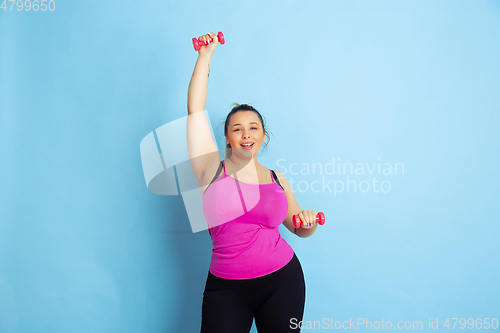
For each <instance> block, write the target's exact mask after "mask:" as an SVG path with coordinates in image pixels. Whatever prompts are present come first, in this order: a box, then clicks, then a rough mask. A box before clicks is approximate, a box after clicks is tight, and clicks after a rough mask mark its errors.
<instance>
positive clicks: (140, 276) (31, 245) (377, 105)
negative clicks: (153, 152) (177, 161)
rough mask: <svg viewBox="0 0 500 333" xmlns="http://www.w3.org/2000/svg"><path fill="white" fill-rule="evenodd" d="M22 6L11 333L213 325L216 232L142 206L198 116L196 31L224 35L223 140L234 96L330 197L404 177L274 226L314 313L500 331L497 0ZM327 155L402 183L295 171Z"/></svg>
mask: <svg viewBox="0 0 500 333" xmlns="http://www.w3.org/2000/svg"><path fill="white" fill-rule="evenodd" d="M10 6H11V3H7V10H6V11H4V10H3V9H2V10H1V11H0V31H1V34H0V152H1V155H0V156H1V157H0V158H1V162H0V188H1V192H0V200H1V208H0V332H85V333H87V332H147V333H150V332H198V331H199V328H200V323H201V302H202V293H203V289H204V283H205V280H206V276H207V272H208V266H209V263H210V254H211V246H212V244H211V240H210V237H209V235H208V232H207V231H203V232H199V233H195V234H193V233H191V231H190V230H191V229H190V225H189V222H188V219H187V215H186V211H185V209H184V206H183V202H182V198H181V197H180V196H158V195H153V194H151V193H150V192H148V190H147V188H146V184H145V181H144V175H143V173H142V165H141V159H140V154H139V144H140V141H141V140H142V139H143V138H144V137H145V136H146V135H147V134H148V133H150V132H151V131H153V130H154V129H156V128H158V127H159V126H161V125H163V124H165V123H168V122H170V121H173V120H175V119H178V118H180V117H183V116H185V115H186V114H187V112H186V111H187V108H186V105H187V89H188V85H189V81H190V78H191V75H192V72H193V69H194V65H195V62H196V58H197V52H195V51H194V50H193V45H192V43H191V38H192V37H198V36H200V35H202V34H205V33H206V32H208V31H211V32H215V33H217V32H218V31H222V32H223V33H224V35H225V37H226V44H225V45H219V46H218V48H217V50H216V52H215V54H214V56H213V58H212V67H211V72H210V83H209V90H208V100H207V104H206V109H207V110H208V111H209V114H210V117H211V122H212V125H213V128H214V132H215V133H216V135H217V139H218V143H219V146H221V147H222V145H223V144H224V141H223V136H222V130H223V127H222V126H221V127H219V128H218V129H217V128H216V125H218V124H219V123H220V122H222V121H223V120H224V119H225V116H226V115H227V113H228V112H229V110H230V105H231V103H233V102H238V103H246V102H254V104H252V105H253V106H254V107H256V108H257V109H258V110H259V111H261V112H262V114H263V115H264V117H265V119H266V122H267V125H268V126H269V129H270V130H271V132H272V133H273V135H274V136H272V138H271V141H270V144H269V147H268V150H267V151H266V152H264V153H263V154H262V155H259V162H260V163H261V164H263V165H264V166H266V167H268V168H271V169H276V170H279V171H281V172H282V173H284V174H285V177H287V179H288V180H289V181H290V180H291V179H292V178H293V180H294V181H297V182H298V181H304V183H303V184H306V185H307V184H311V183H312V182H313V181H322V177H325V180H326V181H331V185H330V187H331V188H332V191H333V182H334V181H338V182H340V181H343V182H346V181H347V176H350V179H351V180H352V179H355V180H357V181H358V182H360V181H362V180H366V181H368V182H371V181H372V178H374V177H375V178H376V179H377V180H378V181H387V182H389V183H390V185H391V187H390V191H387V193H382V192H378V193H376V192H375V191H373V190H372V189H371V190H369V191H367V192H366V193H363V192H361V191H359V189H358V191H357V192H354V191H352V190H351V191H350V192H347V191H346V190H344V191H343V192H341V193H336V194H334V193H333V192H329V191H328V190H322V191H321V192H319V193H315V192H313V191H312V190H303V191H299V190H298V189H296V192H295V195H296V197H297V200H298V202H299V204H300V206H301V208H302V209H314V210H316V211H323V212H324V213H325V215H326V218H327V222H326V224H325V225H324V226H321V227H318V229H317V232H316V233H315V234H314V235H313V236H312V237H310V238H298V237H296V236H295V235H293V234H291V233H290V232H288V230H287V229H286V228H284V227H280V230H281V232H282V235H283V237H284V238H285V239H286V240H287V241H288V242H289V244H290V245H291V246H292V247H293V248H294V250H295V252H296V253H297V255H298V257H299V259H300V261H301V263H302V267H303V270H304V274H305V279H306V285H307V286H306V289H307V298H306V308H305V313H304V320H305V321H321V320H322V319H323V318H328V319H333V320H334V321H336V320H338V321H349V320H350V319H351V320H356V319H357V318H366V319H368V320H371V321H381V320H382V319H383V320H384V321H387V320H390V321H392V324H393V327H395V326H396V325H397V322H398V321H403V322H404V321H413V320H419V321H422V322H423V324H424V330H426V331H427V330H429V329H428V321H429V318H430V319H431V320H432V321H434V320H436V319H439V328H440V329H442V328H444V327H443V323H444V321H445V320H446V318H451V317H457V318H474V319H476V318H486V317H488V318H495V317H496V318H500V297H499V296H500V284H499V283H498V281H499V280H500V270H499V265H498V263H499V259H500V251H499V250H500V248H499V245H498V244H499V242H498V235H499V231H500V230H499V229H500V228H499V225H498V222H499V216H500V214H499V205H498V203H499V194H498V186H499V175H498V162H499V158H498V152H499V141H500V140H499V135H498V128H499V125H500V117H499V112H498V111H499V109H500V94H499V91H500V90H499V88H500V65H499V62H498V60H499V59H500V44H499V37H500V2H499V1H494V0H490V1H486V0H484V1H472V0H471V1H400V0H397V1H396V0H394V1H389V0H387V1H310V2H303V1H275V2H267V1H260V0H259V1H251V2H250V1H246V2H241V3H240V2H234V1H198V2H194V1H182V2H181V1H147V2H139V1H105V2H103V1H78V2H75V1H56V9H55V11H53V12H49V11H47V12H41V11H38V12H34V11H33V10H31V11H29V12H27V11H22V12H18V11H17V10H16V6H14V8H13V10H12V11H10ZM184 139H185V138H179V140H184ZM333 159H335V160H336V161H338V162H343V163H349V162H350V163H352V164H353V165H354V164H355V163H363V164H368V165H369V166H370V168H371V167H372V166H373V164H374V163H381V165H382V170H383V163H390V164H391V165H393V166H394V165H395V164H396V163H402V164H404V174H400V173H398V175H395V174H392V175H385V174H382V173H381V174H378V173H377V174H374V175H369V174H365V175H352V176H351V175H350V174H348V173H347V174H341V175H325V174H323V175H320V174H318V173H316V174H312V172H311V173H310V174H307V172H303V173H305V174H299V175H292V174H291V172H292V171H293V172H296V171H300V170H302V167H301V166H300V164H301V163H308V164H310V165H312V163H321V165H323V166H325V165H326V164H327V163H331V162H332V160H333ZM280 160H281V162H280ZM292 163H298V164H299V166H296V167H294V168H293V169H292V170H290V169H289V167H290V166H291V164H292ZM279 165H281V166H285V167H279ZM348 170H349V169H348ZM345 185H347V184H345ZM304 188H305V187H303V189H304ZM351 189H352V188H351ZM290 292H293V291H290ZM458 328H459V326H458V324H457V326H456V329H458ZM360 330H361V331H364V330H365V329H361V328H360ZM472 330H477V329H472ZM252 331H253V332H255V328H253V329H252ZM305 331H307V330H305ZM310 331H322V330H320V329H319V328H318V326H317V329H316V330H310ZM367 331H373V329H372V330H370V329H368V330H367ZM380 331H382V329H380ZM467 331H470V330H469V329H468V330H467ZM489 331H492V329H490V330H489ZM493 331H498V329H497V330H493Z"/></svg>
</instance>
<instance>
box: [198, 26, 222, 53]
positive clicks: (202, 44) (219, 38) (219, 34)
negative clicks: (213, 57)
mask: <svg viewBox="0 0 500 333" xmlns="http://www.w3.org/2000/svg"><path fill="white" fill-rule="evenodd" d="M217 39H218V40H219V43H221V44H224V43H225V42H226V41H225V40H224V35H223V34H222V31H219V33H218V34H217ZM212 41H213V39H210V41H209V42H208V43H205V42H204V41H202V40H198V39H196V37H193V46H194V50H195V51H198V50H199V49H200V47H202V46H206V45H208V44H210V43H211V42H212Z"/></svg>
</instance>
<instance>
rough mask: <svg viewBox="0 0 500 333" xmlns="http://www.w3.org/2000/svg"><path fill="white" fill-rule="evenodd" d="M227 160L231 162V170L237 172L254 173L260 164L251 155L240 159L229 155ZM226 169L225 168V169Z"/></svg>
mask: <svg viewBox="0 0 500 333" xmlns="http://www.w3.org/2000/svg"><path fill="white" fill-rule="evenodd" d="M229 161H230V162H231V164H232V169H234V170H233V172H238V173H243V174H246V173H255V172H256V171H257V169H260V168H261V167H262V166H261V165H260V164H259V163H258V162H257V158H254V157H253V156H252V157H251V158H250V159H242V158H240V157H238V156H234V155H231V156H230V157H229ZM226 171H227V170H226Z"/></svg>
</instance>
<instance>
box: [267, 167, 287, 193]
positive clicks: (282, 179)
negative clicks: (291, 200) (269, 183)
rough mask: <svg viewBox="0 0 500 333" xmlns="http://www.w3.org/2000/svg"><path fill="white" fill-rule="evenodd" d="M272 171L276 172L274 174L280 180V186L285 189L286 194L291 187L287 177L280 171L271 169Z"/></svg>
mask: <svg viewBox="0 0 500 333" xmlns="http://www.w3.org/2000/svg"><path fill="white" fill-rule="evenodd" d="M271 170H272V171H273V172H274V174H275V175H276V177H277V178H278V180H279V183H280V185H281V186H282V187H283V189H284V190H285V192H286V191H287V189H288V188H289V187H290V184H288V181H287V180H286V178H285V176H283V174H282V173H281V172H279V171H278V170H274V169H271Z"/></svg>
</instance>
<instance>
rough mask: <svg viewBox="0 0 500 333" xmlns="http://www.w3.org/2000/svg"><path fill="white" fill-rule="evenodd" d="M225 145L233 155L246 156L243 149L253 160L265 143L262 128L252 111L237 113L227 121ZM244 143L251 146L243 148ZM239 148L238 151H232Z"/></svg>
mask: <svg viewBox="0 0 500 333" xmlns="http://www.w3.org/2000/svg"><path fill="white" fill-rule="evenodd" d="M225 135H226V143H229V144H230V145H231V148H233V150H232V153H233V154H241V153H243V154H244V155H248V153H246V152H245V151H244V150H243V149H245V150H247V151H249V152H251V153H252V155H253V158H255V157H256V156H257V153H258V152H259V150H260V147H261V146H262V142H264V141H266V135H265V132H264V129H263V127H262V123H261V121H260V118H259V116H258V115H257V114H256V113H255V112H253V111H238V112H236V113H234V114H233V115H232V116H231V118H230V119H229V124H228V126H227V133H226V134H225ZM246 143H253V145H252V146H243V144H246ZM234 148H240V149H234Z"/></svg>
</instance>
